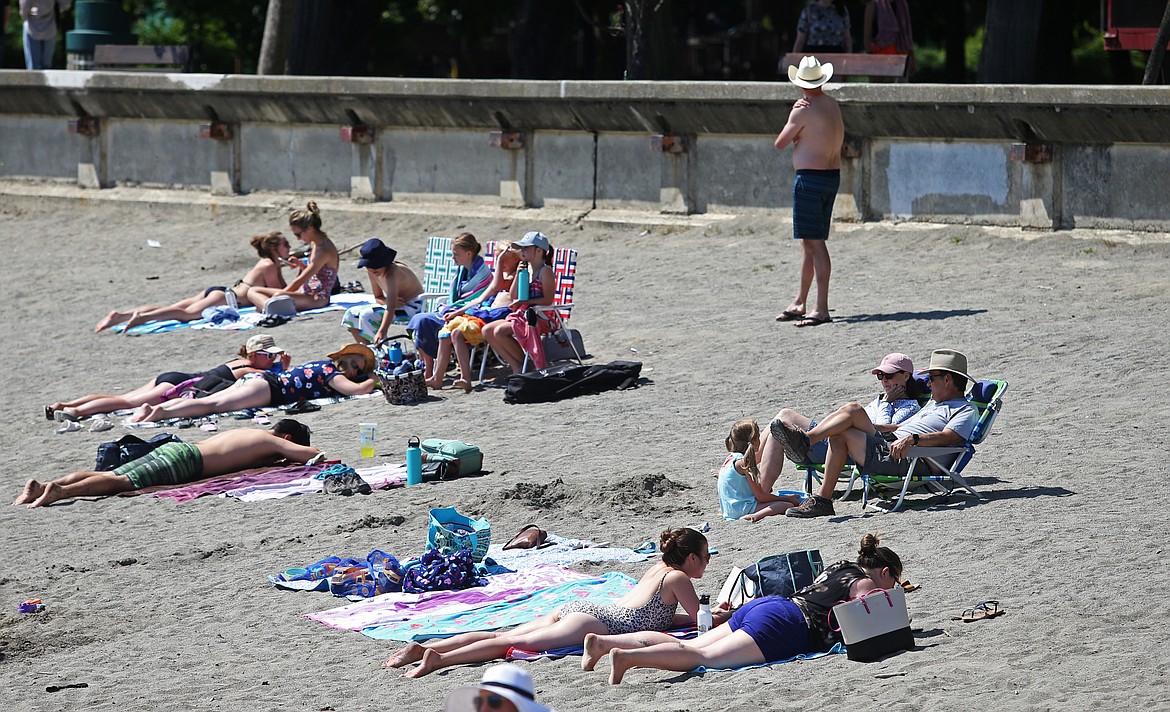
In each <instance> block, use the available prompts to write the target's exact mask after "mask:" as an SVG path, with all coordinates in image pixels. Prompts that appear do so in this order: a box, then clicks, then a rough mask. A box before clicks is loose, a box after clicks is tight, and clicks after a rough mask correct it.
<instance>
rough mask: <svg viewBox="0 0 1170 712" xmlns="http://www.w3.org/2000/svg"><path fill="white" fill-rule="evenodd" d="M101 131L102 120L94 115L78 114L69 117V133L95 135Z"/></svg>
mask: <svg viewBox="0 0 1170 712" xmlns="http://www.w3.org/2000/svg"><path fill="white" fill-rule="evenodd" d="M101 132H102V122H101V119H99V118H98V117H96V116H80V117H78V118H76V119H69V133H71V134H77V135H78V136H90V137H93V136H97V135H98V134H100V133H101Z"/></svg>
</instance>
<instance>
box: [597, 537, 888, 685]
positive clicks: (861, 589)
mask: <svg viewBox="0 0 1170 712" xmlns="http://www.w3.org/2000/svg"><path fill="white" fill-rule="evenodd" d="M879 543H880V542H879V541H878V537H877V536H876V535H874V534H866V535H865V536H864V537H862V539H861V549H860V550H859V551H858V556H857V563H852V562H849V561H840V562H837V563H836V564H833V565H832V566H830V567H828V568H827V569H825V571H824V573H822V574H821V575H820V576H818V577H817V580H816V581H815V582H814V583H813V584H812V585H811V586H808V587H805V588H803V589H801V590H800V591H798V592H797V593H796V594H794V595H793V596H791V597H790V598H781V597H779V596H765V597H763V598H757V599H754V600H752V601H749V602H748V603H746V604H745V605H744V606H743V607H742V608H739V609H738V610H736V611H735V613H733V614H732V615H731V616H730V620H728V621H727V625H716V626H715V627H713V628H711V630H709V631H707V632H706V633H703V634H702V635H700V636H699V637H698V638H694V639H692V640H678V639H676V638H673V637H671V636H669V635H666V634H665V633H653V632H645V633H630V634H627V635H594V634H590V635H587V636H585V656H584V658H582V660H581V667H582V668H584V669H585V670H592V669H593V668H594V666H596V665H597V662H598V661H599V660H600V659H601V658H603V657H605V656H606V655H609V658H610V663H611V665H612V669H611V670H610V673H609V681H610V683H611V684H614V685H616V684H618V683H620V682H621V681H622V678H623V677H624V676H625V674H626V671H628V670H629V669H630V668H634V667H646V668H658V669H660V670H674V671H677V672H686V671H689V670H694V669H695V668H697V667H708V668H738V667H743V666H745V665H758V664H761V663H771V662H778V661H780V660H787V659H788V658H791V657H793V656H795V655H799V654H801V653H808V652H814V651H819V650H828V649H829V648H831V647H832V646H833V644H834V643H835V642H839V641H840V634H839V633H834V632H833V631H832V630H831V629H830V628H829V620H828V618H829V615H828V614H829V611H830V610H832V607H833V606H835V605H836V604H837V603H839V602H841V601H845V600H848V599H851V598H856V597H857V596H860V595H862V594H864V593H866V592H868V591H872V590H874V589H877V588H891V587H893V586H895V585H897V584H898V581H899V580H900V577H901V575H902V561H901V559H899V558H898V555H897V554H895V553H894V552H893V551H891V550H890V549H887V548H886V547H884V546H878V544H879Z"/></svg>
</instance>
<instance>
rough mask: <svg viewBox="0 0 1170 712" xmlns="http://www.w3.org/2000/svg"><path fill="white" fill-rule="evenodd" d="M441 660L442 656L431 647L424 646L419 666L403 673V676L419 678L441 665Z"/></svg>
mask: <svg viewBox="0 0 1170 712" xmlns="http://www.w3.org/2000/svg"><path fill="white" fill-rule="evenodd" d="M442 661H443V656H441V655H439V653H438V652H436V651H435V650H433V649H432V648H426V649H424V651H423V656H422V662H420V663H419V666H418V667H416V668H415V669H413V670H411V671H410V672H407V673H405V674H403V677H410V678H419V677H422V676H423V675H430V674H431V673H432V672H434V671H435V670H438V669H439V668H440V667H441V663H442Z"/></svg>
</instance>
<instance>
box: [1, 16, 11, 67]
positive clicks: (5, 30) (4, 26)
mask: <svg viewBox="0 0 1170 712" xmlns="http://www.w3.org/2000/svg"><path fill="white" fill-rule="evenodd" d="M0 2H3V3H4V7H2V8H0V69H3V68H4V38H5V37H7V36H8V15H9V13H11V12H12V3H10V2H9V0H0Z"/></svg>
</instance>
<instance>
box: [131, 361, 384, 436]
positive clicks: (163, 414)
mask: <svg viewBox="0 0 1170 712" xmlns="http://www.w3.org/2000/svg"><path fill="white" fill-rule="evenodd" d="M376 364H377V359H376V357H375V356H374V352H373V351H371V350H370V347H368V346H362V345H361V344H346V345H345V346H343V347H342V348H341V349H340V350H338V351H334V352H333V353H331V354H329V360H328V361H310V362H308V363H303V364H301V365H299V366H294V367H292V368H290V369H288V370H287V371H283V372H281V373H270V372H263V373H250V374H248V375H247V376H244V377H243V378H241V379H240V380H238V381H236V382H235V383H234V384H233V385H232V386H231V387H230V388H227V389H225V390H223V391H220V392H219V393H215V394H213V395H210V396H207V397H206V398H196V399H193V400H186V399H178V400H172V401H167V402H165V403H161V404H159V405H154V406H152V405H144V406H142V407H141V408H140V409H139V410H138V412H137V413H135V414H134V417H133V418H131V420H132V421H134V422H136V423H150V422H155V421H159V420H166V419H168V418H197V417H199V416H203V415H210V414H211V413H225V412H227V411H231V410H242V409H244V408H263V407H265V406H275V405H290V404H292V403H300V402H304V401H307V400H313V399H316V398H330V397H334V396H356V395H364V394H366V393H370V392H372V391H373V390H374V388H376V387H377V381H376V380H374V379H373V378H371V377H370V376H371V375H372V374H373V372H374V367H375V366H376Z"/></svg>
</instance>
